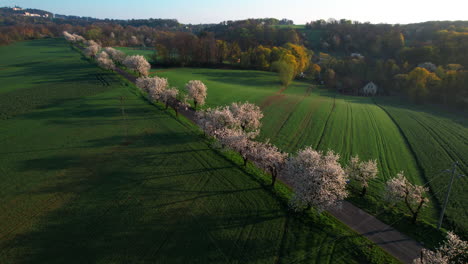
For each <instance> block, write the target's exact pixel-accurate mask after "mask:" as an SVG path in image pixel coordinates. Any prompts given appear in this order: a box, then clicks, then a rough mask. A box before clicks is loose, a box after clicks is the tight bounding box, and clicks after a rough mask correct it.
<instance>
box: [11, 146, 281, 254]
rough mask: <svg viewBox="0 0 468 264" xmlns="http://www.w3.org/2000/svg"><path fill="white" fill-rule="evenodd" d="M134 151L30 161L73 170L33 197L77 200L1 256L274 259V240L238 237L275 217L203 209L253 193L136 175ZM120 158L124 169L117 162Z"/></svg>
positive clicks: (139, 158)
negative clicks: (86, 172)
mask: <svg viewBox="0 0 468 264" xmlns="http://www.w3.org/2000/svg"><path fill="white" fill-rule="evenodd" d="M137 153H138V152H132V153H119V154H115V155H113V156H109V157H105V158H102V155H101V154H98V153H97V154H93V155H88V156H67V157H55V158H54V159H50V160H48V161H46V160H36V161H34V162H30V163H29V166H30V167H31V166H32V167H36V168H41V167H44V163H48V165H47V166H46V169H47V170H54V169H58V168H68V169H69V170H70V171H74V170H76V171H77V173H75V174H73V175H69V176H68V177H67V179H68V180H67V182H58V183H57V184H56V185H51V186H48V187H47V188H42V189H40V190H38V191H37V192H36V193H38V194H41V193H43V194H44V193H63V194H69V193H72V194H73V196H74V197H75V198H74V199H73V200H70V201H69V202H68V203H66V204H65V205H64V206H63V207H62V208H60V209H57V210H55V211H52V212H50V213H48V214H47V215H46V216H45V217H44V218H42V219H41V220H40V222H39V223H37V228H35V229H33V230H32V231H29V232H27V233H19V234H17V235H16V236H15V237H14V238H13V239H12V240H11V241H8V242H7V243H6V246H4V247H3V249H4V250H6V251H5V252H17V251H16V250H21V252H24V253H23V254H21V255H17V257H18V258H17V259H15V261H17V262H28V263H37V262H39V263H64V262H66V263H95V262H99V261H110V262H125V263H128V262H140V261H143V262H152V263H154V262H158V261H161V262H166V261H171V262H174V261H175V262H179V261H180V262H181V263H188V262H192V261H193V260H194V259H199V260H200V261H202V262H203V263H207V262H210V261H213V259H212V258H213V257H214V258H220V257H223V258H225V259H226V260H229V261H239V262H245V261H248V262H250V261H252V262H255V261H258V260H260V259H263V258H266V257H268V256H270V257H271V256H274V255H275V254H276V252H275V250H276V249H277V247H275V246H272V245H275V244H276V243H277V241H276V239H275V237H271V236H263V237H262V236H260V235H255V236H247V237H242V238H239V237H238V234H239V232H243V230H245V231H248V230H250V226H256V225H264V224H265V223H266V222H270V221H277V219H281V218H282V217H283V215H282V214H281V211H278V210H276V209H275V208H274V207H272V208H269V209H268V207H265V208H257V209H255V208H249V207H244V208H241V207H238V205H236V208H237V209H235V210H230V211H227V212H225V213H219V214H218V213H215V212H210V213H208V212H209V211H206V212H205V210H204V209H203V208H204V206H206V205H205V204H206V202H207V201H221V202H222V203H221V204H219V206H222V208H230V206H229V204H230V203H231V201H233V200H231V199H232V197H233V196H232V195H235V194H236V193H243V192H252V191H253V192H255V191H257V190H258V188H257V187H252V188H247V189H236V188H232V189H230V188H227V189H220V190H211V189H204V188H200V187H198V188H195V189H193V186H192V185H191V184H188V183H185V180H184V178H186V177H183V178H182V179H181V178H180V177H176V176H175V175H173V176H172V177H166V178H161V177H160V178H154V177H152V176H154V174H155V172H153V171H147V170H143V171H139V172H138V171H135V170H134V168H135V167H139V166H144V167H148V165H147V164H148V163H147V160H146V159H144V155H139V154H137ZM124 160H126V161H127V162H130V164H124V163H122V162H119V161H124ZM93 161H95V162H93ZM110 165H112V168H109V167H108V166H110ZM84 168H86V169H88V170H90V171H94V174H89V175H83V174H82V173H80V172H81V170H83V169H84ZM208 169H212V170H215V171H216V170H218V169H223V168H208ZM145 171H146V172H145ZM183 173H184V172H182V174H183ZM195 173H196V172H195ZM130 176H131V177H130ZM194 176H196V175H194ZM138 179H139V180H138ZM170 193H173V194H170ZM34 194H35V193H31V195H34ZM227 197H230V198H229V199H227ZM197 208H198V209H197ZM200 209H201V210H200ZM207 209H208V208H207ZM228 212H230V213H228ZM23 250H24V251H23ZM165 260H166V261H165Z"/></svg>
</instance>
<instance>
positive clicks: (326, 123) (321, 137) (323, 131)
mask: <svg viewBox="0 0 468 264" xmlns="http://www.w3.org/2000/svg"><path fill="white" fill-rule="evenodd" d="M335 107H336V95H335V96H333V105H332V108H331V110H330V113H328V116H327V121H325V125H324V126H323V130H322V134H321V135H320V139H319V142H318V143H317V146H316V147H315V149H318V148H319V147H320V144H321V143H322V140H323V136H324V134H325V132H326V130H327V127H328V122H329V121H330V119H331V115H332V113H333V112H334V111H335Z"/></svg>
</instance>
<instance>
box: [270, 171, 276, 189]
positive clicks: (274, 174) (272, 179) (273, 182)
mask: <svg viewBox="0 0 468 264" xmlns="http://www.w3.org/2000/svg"><path fill="white" fill-rule="evenodd" d="M275 182H276V173H272V174H271V187H275Z"/></svg>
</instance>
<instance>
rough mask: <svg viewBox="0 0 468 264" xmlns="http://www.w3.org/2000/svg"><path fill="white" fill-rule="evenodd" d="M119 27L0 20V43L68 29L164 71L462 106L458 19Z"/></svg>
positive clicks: (467, 58) (466, 102) (467, 102)
mask: <svg viewBox="0 0 468 264" xmlns="http://www.w3.org/2000/svg"><path fill="white" fill-rule="evenodd" d="M125 23H126V24H124V25H122V24H119V23H116V22H115V21H112V22H109V21H107V22H106V21H99V22H89V21H85V20H80V21H78V22H77V21H75V20H66V19H58V20H57V19H54V20H50V19H45V18H28V17H21V16H0V45H1V44H3V45H4V44H9V43H12V42H15V41H20V40H28V39H36V38H44V37H57V36H60V35H61V32H63V31H68V32H71V33H76V34H79V35H82V36H83V37H85V38H86V39H93V40H95V41H96V42H98V43H99V44H100V45H102V46H108V47H113V46H129V47H149V48H155V54H154V56H153V61H152V62H153V63H155V64H158V65H163V66H195V67H206V66H208V67H212V66H219V65H224V66H226V65H228V66H229V67H239V68H246V69H258V70H275V71H279V72H283V73H284V74H283V75H282V76H280V77H282V82H283V84H284V85H287V83H288V82H289V81H290V80H289V81H288V80H287V79H292V78H295V77H302V78H307V79H311V80H315V81H317V82H319V83H323V84H324V85H325V86H326V87H328V88H330V89H334V90H336V91H338V92H342V93H346V94H354V95H360V94H363V86H364V85H366V84H367V83H369V82H371V81H372V82H374V83H375V84H376V85H377V86H378V94H382V95H389V94H393V95H403V96H406V97H409V98H410V99H411V100H413V101H414V102H421V103H424V102H432V103H441V104H446V105H450V106H452V107H459V108H466V107H467V106H468V89H467V88H466V83H467V82H466V78H467V77H466V75H467V72H466V71H467V68H466V67H467V65H468V22H464V21H454V22H426V23H419V24H410V25H385V24H378V25H374V24H370V23H359V22H355V21H350V20H345V19H342V20H339V21H336V20H329V21H324V20H317V21H313V22H311V23H308V24H307V25H306V26H305V28H297V29H295V28H290V27H288V26H287V25H288V24H291V23H292V21H288V20H286V19H284V20H277V19H248V20H241V21H226V22H222V23H220V24H217V25H199V26H192V25H181V24H179V23H178V22H177V21H176V20H168V21H166V20H158V19H154V20H152V19H149V20H129V21H126V22H125ZM148 23H149V24H148ZM161 23H162V24H161ZM147 24H148V25H151V27H150V26H147ZM158 25H161V27H158ZM281 25H286V26H281ZM166 26H168V27H166ZM275 62H281V63H279V64H278V63H276V64H275ZM280 69H282V70H281V71H280ZM285 76H288V77H287V78H286V77H285Z"/></svg>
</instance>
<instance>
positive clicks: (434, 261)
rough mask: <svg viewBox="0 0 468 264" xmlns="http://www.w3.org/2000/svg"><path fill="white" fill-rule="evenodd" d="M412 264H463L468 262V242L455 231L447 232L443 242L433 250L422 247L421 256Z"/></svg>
mask: <svg viewBox="0 0 468 264" xmlns="http://www.w3.org/2000/svg"><path fill="white" fill-rule="evenodd" d="M413 263H414V264H448V263H451V264H452V263H453V264H465V263H468V242H466V241H463V240H461V239H460V238H459V237H458V236H457V235H456V234H455V233H453V232H450V231H449V232H447V237H446V239H445V241H444V243H443V244H442V245H441V246H440V247H439V248H437V249H436V250H435V251H431V250H427V249H423V251H422V256H421V257H419V258H417V259H415V260H414V261H413Z"/></svg>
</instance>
